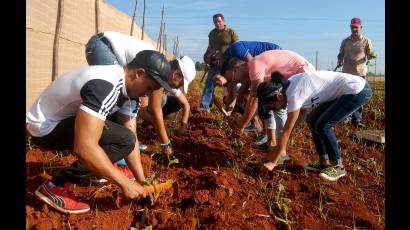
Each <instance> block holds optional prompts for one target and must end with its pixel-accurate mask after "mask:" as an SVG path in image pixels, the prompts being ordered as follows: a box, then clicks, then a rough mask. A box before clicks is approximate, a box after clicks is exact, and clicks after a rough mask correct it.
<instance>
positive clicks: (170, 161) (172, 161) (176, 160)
mask: <svg viewBox="0 0 410 230" xmlns="http://www.w3.org/2000/svg"><path fill="white" fill-rule="evenodd" d="M173 164H179V160H178V158H176V157H175V156H174V158H173V159H172V160H169V161H168V168H169V166H170V165H173Z"/></svg>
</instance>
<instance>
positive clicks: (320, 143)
mask: <svg viewBox="0 0 410 230" xmlns="http://www.w3.org/2000/svg"><path fill="white" fill-rule="evenodd" d="M371 96H372V90H371V88H370V86H369V84H368V83H367V82H366V85H365V87H364V88H363V90H362V91H360V92H359V93H358V94H347V95H343V96H341V97H339V98H336V99H335V100H333V101H330V102H325V103H322V104H320V105H319V106H318V107H317V108H316V109H315V110H313V111H312V112H311V113H310V114H309V115H308V116H307V123H308V126H309V128H310V130H311V132H312V137H313V142H314V144H315V147H316V151H317V152H318V154H319V158H320V159H322V160H330V162H331V164H332V165H337V164H341V163H342V157H341V156H340V151H339V146H338V144H337V140H336V136H335V134H334V132H333V126H335V125H336V124H337V123H339V122H341V121H343V120H344V119H345V118H346V117H347V116H349V115H350V114H351V113H352V112H353V111H356V110H357V109H358V108H359V107H361V106H363V105H364V104H366V103H367V102H368V101H369V100H370V98H371Z"/></svg>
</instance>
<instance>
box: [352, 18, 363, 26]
mask: <svg viewBox="0 0 410 230" xmlns="http://www.w3.org/2000/svg"><path fill="white" fill-rule="evenodd" d="M361 25H362V21H361V20H360V18H352V20H350V26H361Z"/></svg>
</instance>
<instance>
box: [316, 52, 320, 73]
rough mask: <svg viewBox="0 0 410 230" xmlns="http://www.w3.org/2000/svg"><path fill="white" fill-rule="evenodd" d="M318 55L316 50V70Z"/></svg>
mask: <svg viewBox="0 0 410 230" xmlns="http://www.w3.org/2000/svg"><path fill="white" fill-rule="evenodd" d="M318 56H319V51H317V50H316V70H318V68H317V64H318V63H317V59H318Z"/></svg>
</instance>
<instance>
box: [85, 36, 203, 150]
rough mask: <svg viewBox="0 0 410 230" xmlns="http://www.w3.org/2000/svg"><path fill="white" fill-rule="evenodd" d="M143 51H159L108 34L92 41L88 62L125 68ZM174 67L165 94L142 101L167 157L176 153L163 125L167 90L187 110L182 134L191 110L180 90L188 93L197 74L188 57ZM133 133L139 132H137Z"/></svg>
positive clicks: (164, 83)
mask: <svg viewBox="0 0 410 230" xmlns="http://www.w3.org/2000/svg"><path fill="white" fill-rule="evenodd" d="M142 50H155V47H154V46H153V45H151V44H150V43H148V42H145V41H143V40H140V39H137V38H135V37H132V36H129V35H126V34H123V33H118V32H112V31H105V32H103V33H99V34H96V35H94V36H92V37H91V38H90V40H89V41H88V43H87V45H86V58H87V62H88V64H89V65H109V64H115V63H118V64H120V65H121V66H124V65H126V64H127V63H129V62H130V61H131V60H132V59H133V57H135V55H136V54H138V53H139V52H140V51H142ZM171 63H174V64H172V67H173V68H172V71H171V73H170V74H171V75H170V77H169V80H168V81H161V86H162V90H158V91H155V92H153V93H152V94H151V95H147V96H146V97H141V98H140V101H141V116H142V117H143V118H144V120H147V121H148V122H151V123H153V124H154V127H155V129H156V131H157V133H158V136H159V139H160V141H161V143H162V144H161V146H162V147H163V149H164V152H165V154H166V155H167V156H170V155H172V152H173V151H172V146H171V141H170V139H169V138H168V135H167V132H166V129H165V126H164V121H163V111H162V105H163V104H165V103H163V100H162V99H163V89H166V90H167V91H168V92H170V93H171V94H173V95H174V96H175V98H176V100H177V101H178V105H179V108H180V107H182V109H183V116H182V123H181V128H180V129H179V131H180V132H179V133H181V134H182V133H184V131H186V128H187V124H188V118H189V113H190V106H189V103H188V100H187V99H186V97H185V95H184V94H183V93H182V92H181V90H179V88H180V87H181V86H183V88H184V89H185V90H188V84H189V83H190V82H191V81H192V80H193V78H194V77H195V74H196V71H195V64H194V63H193V61H192V60H191V59H190V58H189V57H187V56H185V57H184V58H181V59H178V58H177V59H176V60H174V61H171ZM185 93H187V92H185ZM175 98H174V99H175ZM175 104H176V103H175ZM134 122H135V121H134ZM133 129H134V130H135V128H133Z"/></svg>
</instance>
